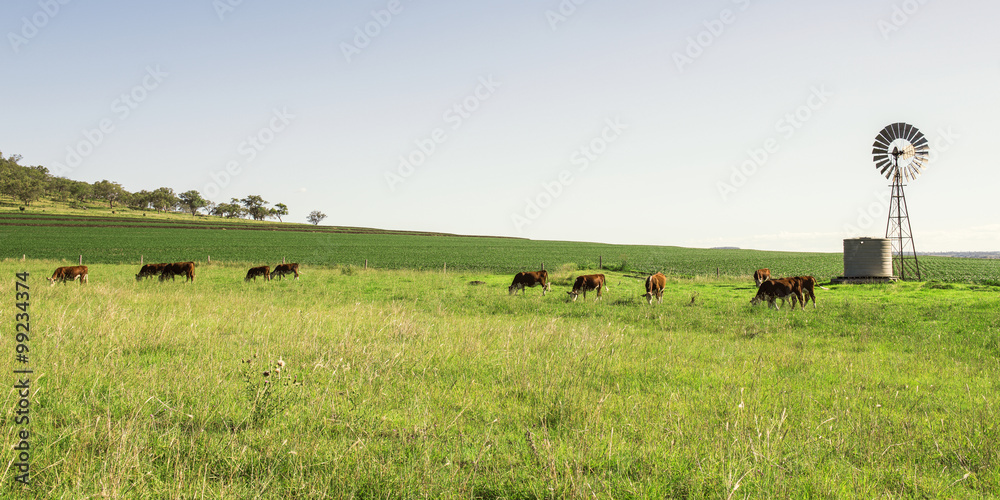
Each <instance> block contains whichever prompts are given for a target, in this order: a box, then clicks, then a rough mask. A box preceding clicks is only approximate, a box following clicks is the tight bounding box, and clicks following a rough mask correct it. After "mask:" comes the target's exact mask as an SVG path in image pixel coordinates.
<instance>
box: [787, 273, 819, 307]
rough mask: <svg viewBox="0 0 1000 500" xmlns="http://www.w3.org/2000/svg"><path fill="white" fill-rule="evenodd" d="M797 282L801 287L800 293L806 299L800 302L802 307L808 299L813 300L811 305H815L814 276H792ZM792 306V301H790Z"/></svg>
mask: <svg viewBox="0 0 1000 500" xmlns="http://www.w3.org/2000/svg"><path fill="white" fill-rule="evenodd" d="M792 279H794V280H797V281H798V282H799V286H800V287H801V289H802V295H803V297H805V299H806V301H805V303H803V304H802V308H803V309H805V306H806V304H808V303H809V299H812V301H813V307H816V293H815V292H814V291H813V289H814V288H816V278H813V277H812V276H795V277H794V278H792ZM792 307H794V302H793V303H792Z"/></svg>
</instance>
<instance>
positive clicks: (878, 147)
mask: <svg viewBox="0 0 1000 500" xmlns="http://www.w3.org/2000/svg"><path fill="white" fill-rule="evenodd" d="M890 142H891V141H890ZM872 148H873V149H872V153H888V152H889V142H882V137H877V138H875V144H872Z"/></svg>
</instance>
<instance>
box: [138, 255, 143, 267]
mask: <svg viewBox="0 0 1000 500" xmlns="http://www.w3.org/2000/svg"><path fill="white" fill-rule="evenodd" d="M142 259H143V255H142V254H139V267H142V264H143V260H142Z"/></svg>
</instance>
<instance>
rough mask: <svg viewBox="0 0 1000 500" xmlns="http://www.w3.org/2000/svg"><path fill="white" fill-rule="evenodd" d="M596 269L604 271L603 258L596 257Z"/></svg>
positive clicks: (600, 256)
mask: <svg viewBox="0 0 1000 500" xmlns="http://www.w3.org/2000/svg"><path fill="white" fill-rule="evenodd" d="M597 268H598V269H604V256H602V255H598V256H597Z"/></svg>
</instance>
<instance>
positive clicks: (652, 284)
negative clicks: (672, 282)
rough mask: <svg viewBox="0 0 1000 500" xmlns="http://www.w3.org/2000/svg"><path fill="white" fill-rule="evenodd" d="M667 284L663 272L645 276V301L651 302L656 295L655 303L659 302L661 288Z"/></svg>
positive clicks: (661, 295) (660, 299)
mask: <svg viewBox="0 0 1000 500" xmlns="http://www.w3.org/2000/svg"><path fill="white" fill-rule="evenodd" d="M666 286H667V277H666V276H664V275H663V273H656V274H654V275H652V276H650V277H648V278H646V294H645V295H643V297H646V302H648V303H650V304H652V303H653V297H656V303H657V304H659V303H660V302H662V301H663V289H664V288H665V287H666Z"/></svg>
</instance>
